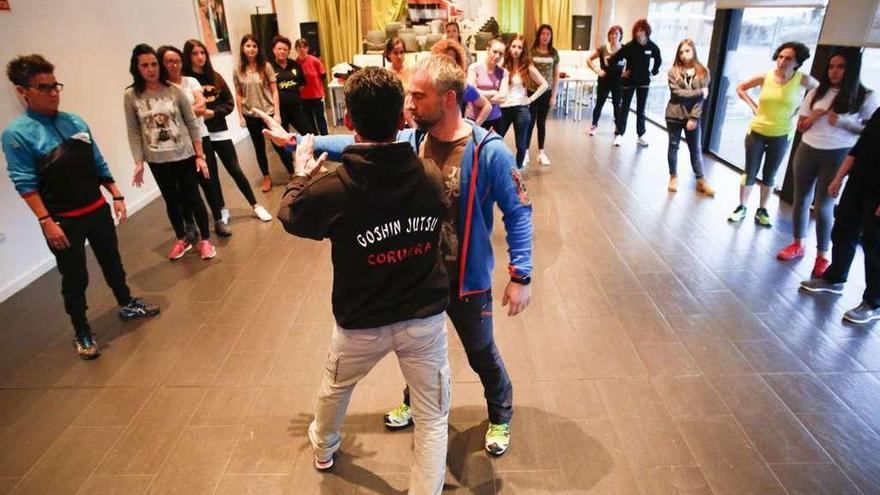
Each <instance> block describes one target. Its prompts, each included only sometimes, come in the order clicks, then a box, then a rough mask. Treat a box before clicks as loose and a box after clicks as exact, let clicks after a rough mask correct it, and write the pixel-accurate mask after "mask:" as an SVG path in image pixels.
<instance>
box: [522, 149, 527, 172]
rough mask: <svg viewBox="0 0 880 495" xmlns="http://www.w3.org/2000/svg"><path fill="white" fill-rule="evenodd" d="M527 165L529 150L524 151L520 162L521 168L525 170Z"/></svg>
mask: <svg viewBox="0 0 880 495" xmlns="http://www.w3.org/2000/svg"><path fill="white" fill-rule="evenodd" d="M528 166H529V152H528V151H526V156H525V158H523V162H522V168H523V170H525V169H526V167H528Z"/></svg>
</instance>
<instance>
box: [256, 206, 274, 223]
mask: <svg viewBox="0 0 880 495" xmlns="http://www.w3.org/2000/svg"><path fill="white" fill-rule="evenodd" d="M254 215H256V217H257V218H259V219H260V220H262V221H264V222H271V221H272V214H271V213H269V212H268V211H266V209H265V208H263V207H262V206H260V205H254Z"/></svg>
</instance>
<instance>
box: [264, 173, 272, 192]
mask: <svg viewBox="0 0 880 495" xmlns="http://www.w3.org/2000/svg"><path fill="white" fill-rule="evenodd" d="M262 189H263V192H269V191H271V190H272V179H270V178H269V176H268V175H267V176H264V177H263V187H262Z"/></svg>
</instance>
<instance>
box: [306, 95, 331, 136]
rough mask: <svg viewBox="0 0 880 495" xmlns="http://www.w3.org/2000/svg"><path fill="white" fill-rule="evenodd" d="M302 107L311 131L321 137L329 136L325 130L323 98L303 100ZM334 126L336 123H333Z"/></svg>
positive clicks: (325, 118)
mask: <svg viewBox="0 0 880 495" xmlns="http://www.w3.org/2000/svg"><path fill="white" fill-rule="evenodd" d="M302 107H303V112H305V114H306V119H307V120H308V121H309V123H310V124H311V127H312V129H314V130H316V131H318V134H320V135H321V136H326V135H327V134H330V132H329V131H328V130H327V117H326V116H325V115H324V99H323V98H303V100H302ZM334 124H336V123H335V122H334Z"/></svg>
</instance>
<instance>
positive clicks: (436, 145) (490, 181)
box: [264, 56, 532, 455]
mask: <svg viewBox="0 0 880 495" xmlns="http://www.w3.org/2000/svg"><path fill="white" fill-rule="evenodd" d="M464 85H465V74H464V71H462V70H461V69H460V68H459V67H458V66H457V65H456V64H455V63H454V62H453V61H452V60H451V59H449V58H448V57H444V56H432V57H429V58H427V59H424V60H422V61H421V62H419V64H418V65H417V66H416V67H415V69H414V72H413V73H412V75H411V77H410V81H409V87H408V91H409V95H408V97H407V110H408V111H409V112H410V113H411V114H412V116H413V119H414V120H415V122H416V124H417V125H418V129H405V130H402V131H400V132H399V133H398V135H397V140H398V141H405V142H409V143H410V144H411V145H412V146H413V148H414V149H415V150H417V151H418V153H419V155H420V156H422V157H423V158H428V159H431V160H433V161H434V162H435V163H436V164H437V166H438V167H440V169H441V171H442V172H443V177H444V189H445V193H446V218H445V219H444V225H443V228H442V234H441V250H442V253H443V258H444V260H445V262H446V270H447V273H448V275H449V281H450V290H451V294H450V296H451V297H450V303H449V308H448V309H447V310H446V312H447V314H448V315H449V318H450V319H451V320H452V324H453V325H454V326H455V330H456V331H457V332H458V336H459V338H460V339H461V342H462V344H463V346H464V349H465V353H466V354H467V358H468V363H470V365H471V368H472V369H473V370H474V371H475V372H476V373H477V374H478V375H479V376H480V381H481V382H482V383H483V388H484V392H485V397H486V402H487V406H488V410H489V428H488V431H487V432H486V450H487V451H488V452H489V453H491V454H494V455H502V454H504V452H506V451H507V448H508V446H509V445H510V420H511V417H512V416H513V386H512V384H511V381H510V377H509V375H508V374H507V370H506V368H505V366H504V361H503V360H502V359H501V355H500V354H499V352H498V348H497V346H496V345H495V338H494V336H493V329H492V268H493V265H494V258H493V255H492V242H491V233H492V221H493V205H494V204H495V203H497V204H498V206H499V207H500V208H501V211H502V212H503V214H504V216H503V218H504V226H505V229H506V231H507V246H508V253H509V255H510V263H509V265H508V271H509V272H510V282H509V283H508V284H507V287H506V288H505V290H504V296H503V298H502V302H501V304H502V306H507V307H508V312H507V314H508V315H509V316H514V315H517V314H519V313H520V312H522V311H523V310H524V309H525V308H526V306H528V304H529V300H530V298H531V289H530V286H529V283H530V282H531V273H532V206H531V203H530V202H529V198H528V194H527V192H526V187H525V181H524V180H523V178H522V176H521V175H520V173H519V171H518V169H517V167H516V161H515V158H514V156H513V154H512V153H511V152H510V150H509V149H508V148H507V146H506V145H505V144H504V141H503V140H502V139H501V137H500V136H498V135H497V134H495V133H494V132H489V131H486V130H485V129H482V128H481V127H479V126H477V125H476V124H474V123H473V122H470V121H468V120H464V119H463V118H462V117H461V113H460V106H459V105H460V102H461V100H462V95H463V93H464ZM264 133H266V135H267V136H268V137H270V138H271V139H273V140H274V141H276V143H279V144H280V143H281V142H282V141H284V140H287V147H288V149H292V148H293V147H294V146H295V145H296V136H291V135H289V134H287V133H286V132H281V131H280V129H279V130H276V131H269V130H266V131H264ZM352 143H353V137H352V136H350V135H336V136H323V137H318V138H316V139H315V150H316V152H318V153H320V152H322V151H326V152H328V154H329V157H330V159H331V160H333V161H339V160H340V159H341V156H342V155H341V152H342V150H343V149H344V148H345V147H346V146H348V145H350V144H352ZM410 425H412V412H411V410H410V406H409V394H408V392H407V391H404V402H403V403H402V404H401V405H400V406H398V407H396V408H395V409H394V410H392V411H390V412H389V413H388V414H386V415H385V426H386V427H387V428H388V429H392V430H395V429H400V428H406V427H408V426H410Z"/></svg>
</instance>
